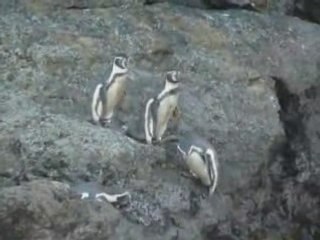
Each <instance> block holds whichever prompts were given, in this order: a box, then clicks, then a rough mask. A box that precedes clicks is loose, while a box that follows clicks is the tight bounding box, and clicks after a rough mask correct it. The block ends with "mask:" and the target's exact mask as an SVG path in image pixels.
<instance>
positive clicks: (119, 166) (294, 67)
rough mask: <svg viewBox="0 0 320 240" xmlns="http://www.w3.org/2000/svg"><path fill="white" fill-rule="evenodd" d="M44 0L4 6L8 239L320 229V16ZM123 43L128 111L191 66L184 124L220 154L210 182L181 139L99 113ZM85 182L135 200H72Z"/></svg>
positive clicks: (2, 212) (1, 179) (137, 112)
mask: <svg viewBox="0 0 320 240" xmlns="http://www.w3.org/2000/svg"><path fill="white" fill-rule="evenodd" d="M4 2H5V1H4ZM38 2H39V1H25V4H27V5H21V6H22V7H21V9H20V10H19V11H11V10H10V11H9V10H8V11H5V12H3V13H2V14H1V15H0V61H1V64H0V80H1V85H0V92H1V94H0V99H1V105H0V113H1V114H0V130H1V136H0V142H1V144H0V154H1V158H0V186H1V189H0V199H1V200H0V201H1V204H0V229H1V231H0V239H4V240H7V239H16V240H19V239H34V240H36V239H77V240H79V239H162V240H163V239H184V240H188V239H190V240H191V239H208V240H209V239H239V240H240V239H243V240H245V239H259V240H262V239H265V240H267V239H286V240H289V239H290V240H291V239H294V240H298V239H314V240H316V239H319V237H320V228H319V220H320V206H319V204H320V200H319V197H320V193H319V187H320V184H319V181H318V179H319V177H320V162H319V157H320V150H319V149H320V148H319V141H320V132H319V127H318V126H319V122H320V117H319V112H320V97H319V96H320V83H319V76H320V51H319V49H320V28H319V26H318V25H316V24H311V23H307V22H304V21H302V20H299V19H296V18H292V17H286V16H279V15H268V14H260V13H257V12H253V11H246V10H235V9H234V10H225V11H215V10H205V9H191V8H185V7H183V6H177V5H175V6H173V5H170V4H168V3H158V4H152V5H144V4H140V3H139V1H131V2H134V4H131V3H129V4H125V3H124V4H120V5H121V6H115V5H112V6H111V7H101V5H99V3H98V2H99V1H93V2H94V3H96V4H97V5H96V7H95V6H93V7H92V8H91V7H90V8H82V7H81V8H80V7H72V6H71V7H70V6H69V7H66V8H59V7H57V8H55V9H54V11H48V8H46V7H44V8H43V6H48V5H41V4H40V5H39V4H38ZM40 2H41V1H40ZM44 2H45V1H44ZM67 2H68V1H66V3H67ZM123 2H126V1H123ZM127 2H130V1H127ZM14 3H15V4H18V1H13V2H12V6H11V7H14V5H13V4H14ZM58 3H62V1H57V4H58ZM28 4H29V5H28ZM58 5H59V4H58ZM58 5H57V6H58ZM0 6H2V7H3V6H4V5H1V4H0ZM128 6H130V7H128ZM2 9H4V8H2ZM49 10H50V9H49ZM51 10H52V9H51ZM118 53H126V54H127V55H129V56H130V58H131V59H130V69H131V71H132V74H131V80H130V84H129V89H128V92H127V96H126V101H125V104H124V106H123V108H122V109H121V111H120V112H119V114H118V115H117V119H119V120H121V121H122V122H125V123H126V124H128V125H130V126H132V124H134V123H135V122H137V118H138V117H139V116H141V107H142V106H143V103H145V101H146V99H147V98H148V97H150V96H152V95H153V94H154V92H155V91H156V89H157V88H158V87H159V86H161V85H162V82H163V73H164V72H165V71H167V70H172V69H178V70H180V71H181V72H182V73H183V79H182V85H183V91H182V94H181V98H180V108H181V113H182V123H183V124H181V129H182V130H183V129H184V128H186V126H188V128H191V129H193V130H194V131H195V132H197V133H198V134H200V135H202V136H203V137H204V138H206V139H208V140H209V141H210V142H211V143H212V144H213V145H214V146H215V147H216V151H217V154H218V156H219V164H220V176H221V177H220V179H219V185H218V189H217V191H216V193H215V194H214V195H213V196H212V197H207V196H206V194H205V193H206V189H205V188H204V187H202V186H201V184H199V183H198V182H197V181H194V180H193V179H188V178H185V177H183V176H182V175H181V173H182V172H183V171H185V169H184V166H183V164H182V163H181V159H179V157H178V155H177V154H176V151H175V150H174V148H173V147H172V146H170V144H169V145H168V146H165V147H164V146H147V145H145V144H142V143H138V142H136V141H134V140H132V139H130V138H128V137H126V136H124V135H123V134H122V133H121V131H120V130H119V129H118V128H110V129H106V128H102V127H99V126H95V125H92V124H90V123H89V122H88V121H87V120H88V118H90V101H91V95H92V92H93V90H94V87H95V85H96V84H97V83H98V82H99V81H102V80H104V79H105V78H106V76H107V75H108V74H109V73H110V67H111V63H112V60H113V57H114V56H115V55H116V54H118ZM133 126H134V125H133ZM78 181H93V182H99V183H101V184H103V186H104V187H105V188H106V191H108V192H122V191H130V193H131V199H130V201H128V202H127V203H126V204H125V205H123V206H118V205H111V204H109V203H105V202H98V201H96V202H92V201H81V200H79V199H74V198H72V197H71V196H70V194H69V192H68V186H69V185H70V184H73V183H76V182H78Z"/></svg>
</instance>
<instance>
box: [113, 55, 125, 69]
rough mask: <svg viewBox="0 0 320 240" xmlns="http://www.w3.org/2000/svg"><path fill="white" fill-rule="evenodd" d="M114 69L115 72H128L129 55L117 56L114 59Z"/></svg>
mask: <svg viewBox="0 0 320 240" xmlns="http://www.w3.org/2000/svg"><path fill="white" fill-rule="evenodd" d="M113 70H114V72H115V73H126V72H128V57H126V56H117V57H115V58H114V61H113Z"/></svg>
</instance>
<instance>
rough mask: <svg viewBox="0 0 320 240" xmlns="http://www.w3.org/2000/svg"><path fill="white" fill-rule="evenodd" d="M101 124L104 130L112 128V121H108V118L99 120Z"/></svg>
mask: <svg viewBox="0 0 320 240" xmlns="http://www.w3.org/2000/svg"><path fill="white" fill-rule="evenodd" d="M99 123H100V125H101V126H102V127H104V128H109V127H110V124H111V119H106V118H101V119H100V120H99Z"/></svg>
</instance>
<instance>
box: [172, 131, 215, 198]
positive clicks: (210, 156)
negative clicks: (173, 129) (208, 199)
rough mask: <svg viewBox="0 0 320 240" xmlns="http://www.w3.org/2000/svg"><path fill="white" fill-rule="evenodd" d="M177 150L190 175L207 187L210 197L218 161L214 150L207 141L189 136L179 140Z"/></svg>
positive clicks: (212, 191)
mask: <svg viewBox="0 0 320 240" xmlns="http://www.w3.org/2000/svg"><path fill="white" fill-rule="evenodd" d="M177 148H178V150H179V152H180V153H181V154H182V157H183V159H184V160H185V162H186V164H187V166H188V168H189V170H190V172H191V174H192V175H193V176H194V177H196V178H199V179H200V181H201V182H202V183H203V184H204V185H206V186H208V187H209V195H212V194H213V193H214V191H215V189H216V187H217V183H218V160H217V156H216V152H215V150H214V148H213V147H212V146H211V144H210V143H208V142H207V141H205V140H203V139H202V138H200V137H198V136H196V135H191V134H188V135H186V136H185V137H183V138H180V140H179V142H178V143H177Z"/></svg>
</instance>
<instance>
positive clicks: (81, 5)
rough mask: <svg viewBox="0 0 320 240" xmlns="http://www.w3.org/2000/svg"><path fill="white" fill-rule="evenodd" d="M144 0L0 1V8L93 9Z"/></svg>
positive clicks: (142, 1) (133, 3) (142, 0)
mask: <svg viewBox="0 0 320 240" xmlns="http://www.w3.org/2000/svg"><path fill="white" fill-rule="evenodd" d="M143 3H144V0H121V1H115V0H93V1H92V0H90V1H87V0H66V1H63V0H58V1H49V0H26V1H21V0H17V1H2V2H1V3H0V11H1V10H14V11H16V10H27V11H39V10H41V11H52V10H59V9H79V10H80V9H94V8H110V7H120V6H132V5H136V4H138V5H142V4H143Z"/></svg>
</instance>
